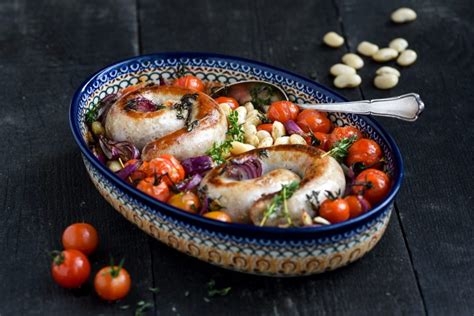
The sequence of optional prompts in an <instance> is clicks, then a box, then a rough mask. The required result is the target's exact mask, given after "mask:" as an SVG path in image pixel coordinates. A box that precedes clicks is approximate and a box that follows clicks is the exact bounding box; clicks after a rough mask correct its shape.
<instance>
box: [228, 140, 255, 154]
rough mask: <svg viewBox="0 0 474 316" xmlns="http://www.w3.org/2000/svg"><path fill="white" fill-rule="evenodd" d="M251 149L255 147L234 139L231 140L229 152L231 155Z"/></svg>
mask: <svg viewBox="0 0 474 316" xmlns="http://www.w3.org/2000/svg"><path fill="white" fill-rule="evenodd" d="M252 149H255V147H254V146H252V145H249V144H244V143H241V142H237V141H234V142H232V148H231V149H230V152H231V153H232V155H238V154H241V153H244V152H247V151H249V150H252Z"/></svg>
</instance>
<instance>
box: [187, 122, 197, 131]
mask: <svg viewBox="0 0 474 316" xmlns="http://www.w3.org/2000/svg"><path fill="white" fill-rule="evenodd" d="M198 125H199V121H198V120H194V121H191V122H189V123H188V121H186V130H187V131H188V132H190V131H192V130H193V129H194V128H195V127H196V126H198Z"/></svg>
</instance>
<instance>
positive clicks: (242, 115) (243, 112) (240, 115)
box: [235, 106, 247, 125]
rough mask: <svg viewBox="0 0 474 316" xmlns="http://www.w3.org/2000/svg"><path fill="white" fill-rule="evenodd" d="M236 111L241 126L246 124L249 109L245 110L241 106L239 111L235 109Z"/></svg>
mask: <svg viewBox="0 0 474 316" xmlns="http://www.w3.org/2000/svg"><path fill="white" fill-rule="evenodd" d="M235 111H236V112H237V114H238V120H237V123H238V124H239V125H240V124H244V123H245V117H246V116H247V109H246V108H244V107H243V106H239V107H238V108H237V109H235Z"/></svg>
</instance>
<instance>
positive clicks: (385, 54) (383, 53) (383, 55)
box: [372, 47, 398, 62]
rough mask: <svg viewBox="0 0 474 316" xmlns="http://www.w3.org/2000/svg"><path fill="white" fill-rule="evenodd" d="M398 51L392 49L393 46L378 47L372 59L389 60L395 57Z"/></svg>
mask: <svg viewBox="0 0 474 316" xmlns="http://www.w3.org/2000/svg"><path fill="white" fill-rule="evenodd" d="M397 56H398V52H397V51H396V50H395V49H393V48H388V47H386V48H382V49H379V50H378V51H377V52H376V53H375V54H374V55H373V56H372V58H373V60H375V61H378V62H386V61H389V60H392V59H394V58H397Z"/></svg>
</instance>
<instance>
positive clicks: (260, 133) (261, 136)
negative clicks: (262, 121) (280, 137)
mask: <svg viewBox="0 0 474 316" xmlns="http://www.w3.org/2000/svg"><path fill="white" fill-rule="evenodd" d="M256 135H257V137H258V139H260V140H262V139H264V138H267V137H272V135H270V133H269V132H267V131H263V130H262V131H258V132H257V134H256Z"/></svg>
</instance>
